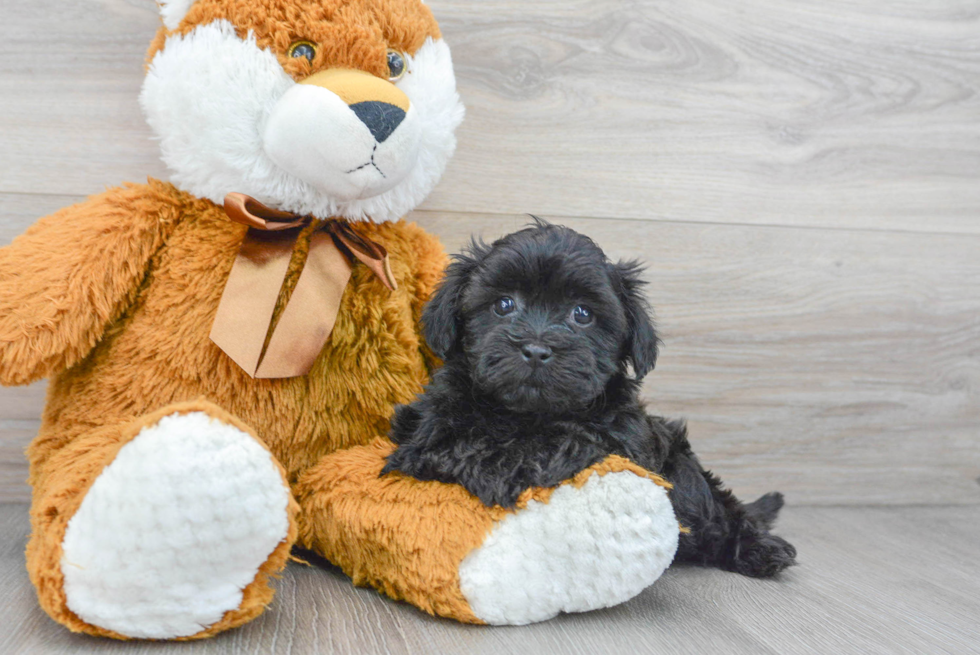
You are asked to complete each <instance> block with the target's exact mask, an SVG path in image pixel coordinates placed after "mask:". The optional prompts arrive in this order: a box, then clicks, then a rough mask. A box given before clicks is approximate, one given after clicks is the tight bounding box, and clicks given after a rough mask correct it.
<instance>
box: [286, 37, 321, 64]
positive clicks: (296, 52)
mask: <svg viewBox="0 0 980 655" xmlns="http://www.w3.org/2000/svg"><path fill="white" fill-rule="evenodd" d="M289 56H290V57H292V58H293V59H299V58H300V57H306V60H307V61H309V62H312V61H313V58H314V57H315V56H316V44H315V43H311V42H310V41H296V42H294V43H293V44H291V45H290V46H289Z"/></svg>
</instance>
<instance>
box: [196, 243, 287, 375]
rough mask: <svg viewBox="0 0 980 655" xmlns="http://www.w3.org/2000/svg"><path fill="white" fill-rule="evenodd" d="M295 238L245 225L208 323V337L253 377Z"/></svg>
mask: <svg viewBox="0 0 980 655" xmlns="http://www.w3.org/2000/svg"><path fill="white" fill-rule="evenodd" d="M295 241H296V236H295V234H282V233H264V232H257V231H255V230H249V231H248V232H247V233H246V234H245V238H244V239H243V240H242V245H241V247H240V249H239V251H238V256H237V257H236V258H235V263H234V264H233V265H232V268H231V272H230V273H229V275H228V281H227V282H226V283H225V289H224V292H223V293H222V294H221V301H220V302H219V304H218V311H217V313H216V314H215V317H214V323H213V324H212V325H211V335H210V336H211V341H213V342H214V343H215V344H216V345H217V346H218V347H219V348H221V350H223V351H224V352H225V354H227V355H228V356H229V357H230V358H231V359H232V360H234V362H235V363H236V364H238V365H239V366H240V367H242V369H244V370H245V372H246V373H248V374H249V375H251V376H253V377H254V376H255V374H256V371H257V370H258V368H259V363H260V359H261V357H262V347H263V345H264V344H265V341H266V336H267V334H268V331H269V324H270V322H271V321H272V314H273V312H274V311H275V309H276V302H277V301H278V299H279V292H280V290H281V289H282V283H283V279H284V278H285V276H286V271H287V269H288V268H289V260H290V259H291V258H292V253H293V244H294V243H295Z"/></svg>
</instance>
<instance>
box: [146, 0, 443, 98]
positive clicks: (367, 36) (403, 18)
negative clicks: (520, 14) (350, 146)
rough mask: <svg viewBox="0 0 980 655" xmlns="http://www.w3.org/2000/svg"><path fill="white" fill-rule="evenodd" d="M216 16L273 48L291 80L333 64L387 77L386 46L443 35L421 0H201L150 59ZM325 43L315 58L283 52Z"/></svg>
mask: <svg viewBox="0 0 980 655" xmlns="http://www.w3.org/2000/svg"><path fill="white" fill-rule="evenodd" d="M217 19H225V20H229V21H231V23H232V24H234V25H235V26H236V27H237V28H238V31H239V35H240V36H245V35H246V34H247V33H248V32H249V31H252V32H253V33H254V34H255V37H256V43H257V45H258V46H259V47H260V48H271V49H272V51H273V52H275V53H277V56H278V57H279V63H280V64H282V67H283V68H284V69H285V71H286V72H287V73H289V74H290V75H291V76H292V77H293V79H296V80H301V79H303V78H305V77H307V76H309V75H310V74H311V73H313V72H314V71H317V70H321V69H323V68H324V67H325V66H327V65H329V66H331V67H339V68H354V69H358V70H363V71H367V72H368V73H372V74H374V75H379V76H381V77H384V78H386V77H388V65H387V61H386V59H385V53H386V52H387V50H388V48H393V49H395V50H400V51H402V52H405V53H408V54H414V53H415V51H416V50H418V49H419V48H420V47H421V46H422V44H423V43H424V42H425V39H426V38H428V37H431V38H433V39H438V38H439V37H440V36H441V33H440V32H439V25H438V23H436V20H435V18H434V17H433V16H432V12H431V11H430V10H429V8H428V7H426V6H425V5H424V4H422V3H421V2H418V0H291V1H290V2H288V3H286V2H283V1H282V0H198V1H197V2H195V3H194V5H193V6H192V7H191V9H190V11H189V12H188V13H187V16H186V17H185V18H184V20H183V21H182V22H181V24H180V26H179V27H178V28H177V29H176V30H174V31H173V32H170V31H168V30H167V29H166V28H161V29H160V31H159V32H158V33H157V36H156V39H154V41H153V43H152V44H151V46H150V49H149V51H148V52H147V56H146V60H147V62H149V61H150V60H151V59H152V58H153V55H155V54H156V53H157V52H159V51H160V49H162V48H163V45H164V42H165V41H166V38H167V36H169V35H171V34H174V33H177V34H187V33H188V32H190V31H191V30H193V29H194V28H195V27H196V26H198V25H203V24H206V23H208V22H210V21H213V20H217ZM301 40H302V41H311V42H314V43H318V44H321V46H320V48H319V49H318V50H317V53H316V56H315V57H314V58H313V61H312V62H310V61H307V60H306V59H304V58H302V57H300V58H296V59H293V58H290V57H287V56H286V55H285V54H284V53H285V52H286V51H287V50H288V49H289V45H290V44H291V43H293V42H295V41H301Z"/></svg>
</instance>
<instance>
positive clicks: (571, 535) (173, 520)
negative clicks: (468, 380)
mask: <svg viewBox="0 0 980 655" xmlns="http://www.w3.org/2000/svg"><path fill="white" fill-rule="evenodd" d="M159 10H160V15H161V18H162V23H163V24H162V26H161V28H160V29H159V32H158V33H157V35H156V37H155V39H154V40H153V41H152V44H151V45H150V48H149V52H148V54H147V62H146V78H145V82H144V85H143V89H142V93H141V96H140V103H141V106H142V108H143V111H144V113H145V115H146V118H147V120H148V122H149V124H150V126H151V127H152V129H153V131H154V132H155V134H156V136H157V137H158V139H159V146H160V149H161V154H162V158H163V161H164V162H165V164H166V165H167V167H168V169H169V171H170V174H171V177H170V180H169V181H160V180H155V179H149V180H148V181H147V182H146V183H145V184H127V185H125V186H122V187H119V188H112V189H109V190H107V191H106V192H104V193H102V194H99V195H95V196H92V197H91V198H89V199H88V200H86V201H84V202H82V203H80V204H77V205H74V206H72V207H68V208H65V209H62V210H60V211H58V212H56V213H55V214H53V215H51V216H48V217H45V218H42V219H40V220H39V221H38V222H37V223H36V224H34V225H33V226H32V227H31V228H29V229H28V230H27V231H26V232H25V233H24V234H23V235H21V236H20V237H18V238H17V239H15V240H14V242H13V243H12V244H11V245H9V246H7V247H5V248H2V249H0V382H2V383H3V384H4V385H20V384H28V383H30V382H32V381H35V380H38V379H40V378H44V377H47V378H50V384H49V390H48V398H47V403H46V407H45V409H44V413H43V417H42V423H41V427H40V430H39V433H38V435H37V437H36V438H35V439H34V440H33V441H32V443H31V444H30V446H29V448H28V453H27V454H28V459H29V464H30V478H29V482H30V484H31V486H32V504H31V510H30V512H31V529H32V533H31V537H30V540H29V543H28V547H27V567H28V571H29V574H30V578H31V581H32V582H33V584H34V585H35V587H36V589H37V595H38V599H39V603H40V605H41V607H42V608H43V609H44V610H45V611H46V612H47V613H48V614H49V615H50V616H51V617H52V618H53V619H54V620H55V621H57V622H59V623H60V624H62V625H64V626H66V627H67V628H69V629H71V630H73V631H78V632H84V633H88V634H92V635H100V636H107V637H113V638H119V639H127V638H147V639H196V638H201V637H208V636H211V635H214V634H217V633H219V632H222V631H224V630H227V629H229V628H233V627H235V626H239V625H242V624H244V623H246V622H248V621H249V620H251V619H253V618H254V617H256V616H258V615H259V614H260V613H261V612H262V611H263V609H264V608H265V607H266V606H267V605H268V604H269V603H270V602H271V601H272V597H273V588H272V586H270V577H272V576H274V574H275V573H276V572H278V571H280V570H281V569H282V568H283V567H284V566H285V564H286V562H287V560H288V559H289V558H290V553H291V550H292V549H293V547H302V548H306V549H310V550H312V551H315V552H316V553H318V554H320V555H322V556H324V557H325V558H327V559H328V560H330V561H332V562H334V563H336V564H337V565H339V566H340V567H342V569H343V570H344V571H345V572H346V573H347V574H348V575H349V576H351V578H352V580H353V582H354V583H355V584H359V585H371V586H373V587H375V588H376V589H378V590H379V591H381V592H383V593H385V594H387V595H388V596H390V597H392V598H394V599H398V600H405V601H408V602H410V603H412V604H413V605H415V606H417V607H419V608H420V609H422V610H424V611H427V612H430V613H433V614H438V615H441V616H446V617H449V618H453V619H456V620H459V621H466V622H471V623H490V624H519V623H529V622H532V621H539V620H544V619H547V618H549V617H552V616H554V615H556V614H557V613H559V612H562V611H569V612H570V611H585V610H589V609H593V608H598V607H607V606H611V605H615V604H617V603H620V602H623V601H625V600H627V599H629V598H631V597H632V596H634V595H636V594H637V593H639V592H640V591H642V589H644V588H645V587H647V586H648V585H649V584H651V583H652V582H653V581H655V580H656V579H657V578H658V577H659V576H660V575H661V573H662V572H663V570H664V569H665V568H666V567H667V566H668V565H669V563H670V561H671V558H672V557H673V554H674V551H675V549H676V547H677V539H678V529H679V528H678V525H677V521H676V519H675V518H674V514H673V511H672V509H671V505H670V501H669V498H668V494H667V490H668V488H669V484H667V483H666V482H665V481H664V480H662V479H661V478H659V477H657V476H655V475H652V474H650V473H649V472H647V471H645V470H644V469H642V468H640V467H639V466H637V465H635V464H633V463H631V462H629V461H627V460H625V459H622V458H618V457H610V458H608V459H606V460H604V461H602V462H600V463H598V464H595V465H593V466H591V467H589V468H588V469H586V470H583V471H581V472H580V473H579V474H578V475H576V476H574V477H573V478H571V479H570V480H567V481H566V482H564V483H562V484H561V485H559V486H558V487H555V488H548V489H542V488H533V489H528V490H526V491H525V492H524V493H523V494H522V496H521V498H520V499H519V501H518V503H517V505H516V507H513V508H508V509H504V508H501V507H486V506H484V505H483V504H482V503H480V502H479V500H478V499H476V498H475V497H473V496H472V495H470V494H469V493H468V492H467V491H466V490H465V489H463V488H462V487H459V486H456V485H450V484H443V483H439V482H423V481H419V480H415V479H413V478H409V477H407V476H402V475H399V474H391V475H385V476H380V472H381V469H382V467H383V466H384V463H385V457H386V456H387V455H388V454H390V453H391V452H392V450H393V446H392V444H391V443H390V442H389V441H388V440H387V439H386V435H387V433H388V430H389V420H390V418H391V415H392V413H393V411H394V408H395V406H397V405H399V404H404V403H408V402H410V401H411V400H412V399H413V398H414V397H415V396H416V395H417V394H418V393H419V392H420V391H421V390H422V389H423V385H424V384H425V383H426V381H427V380H428V377H429V374H430V372H431V371H432V370H433V369H434V368H435V367H437V366H438V365H439V361H438V359H437V358H436V357H435V356H434V355H433V353H432V351H431V350H430V349H429V348H428V346H427V345H426V343H425V341H424V339H423V338H422V337H421V330H420V316H421V312H422V307H423V305H424V303H425V302H426V300H427V299H428V298H429V296H430V294H431V293H432V292H433V289H434V288H436V286H437V285H438V284H439V281H440V278H441V275H442V272H443V268H444V266H445V264H446V259H445V256H444V254H443V250H442V247H441V246H440V244H439V242H438V240H437V239H436V238H435V237H433V236H431V235H429V234H427V233H426V232H425V231H423V230H422V229H421V228H419V227H418V226H417V225H415V224H414V223H408V222H405V221H404V220H402V217H403V216H404V215H405V214H407V213H408V212H410V211H411V210H412V209H414V208H415V207H416V206H417V205H418V204H419V203H420V202H421V201H422V199H423V198H424V197H425V196H426V195H427V194H428V192H429V191H430V190H431V189H432V187H433V186H434V185H435V184H436V182H437V181H438V179H439V177H440V176H441V175H442V172H443V170H444V168H445V166H446V163H447V161H448V159H449V158H450V156H451V155H452V153H453V150H454V148H455V137H454V131H455V128H456V127H457V125H458V124H459V123H460V121H461V120H462V116H463V108H462V105H461V103H460V100H459V97H458V95H457V92H456V87H455V78H454V73H453V67H452V60H451V57H450V52H449V48H448V46H447V45H446V43H445V41H444V40H443V39H442V36H441V34H440V31H439V26H438V24H437V23H436V21H435V19H434V17H433V15H432V13H431V11H430V10H429V8H428V7H426V6H425V4H423V3H422V2H420V0H343V1H342V0H160V2H159Z"/></svg>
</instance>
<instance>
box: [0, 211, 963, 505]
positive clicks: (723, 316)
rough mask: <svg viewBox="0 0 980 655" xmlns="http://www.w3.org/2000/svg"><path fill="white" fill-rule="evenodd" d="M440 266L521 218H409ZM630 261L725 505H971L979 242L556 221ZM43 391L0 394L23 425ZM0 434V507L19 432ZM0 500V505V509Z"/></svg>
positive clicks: (667, 400)
mask: <svg viewBox="0 0 980 655" xmlns="http://www.w3.org/2000/svg"><path fill="white" fill-rule="evenodd" d="M414 218H415V219H417V220H418V221H419V222H420V224H421V225H422V226H423V227H425V228H426V229H428V230H430V231H431V232H433V233H434V234H437V235H439V236H440V237H441V238H442V239H443V241H444V243H445V245H446V247H447V249H449V250H451V251H455V250H457V249H458V248H459V247H461V246H462V244H463V243H465V242H466V241H467V240H468V239H469V237H470V235H471V234H482V235H484V236H486V237H488V238H491V237H493V236H496V235H499V234H502V233H505V232H509V231H511V230H514V229H518V228H519V227H520V226H522V225H523V224H525V223H526V222H527V218H526V217H523V216H500V215H471V214H448V213H437V212H417V213H416V214H415V216H414ZM564 222H565V223H567V224H568V225H569V226H571V227H573V228H576V229H579V230H581V231H583V232H584V233H586V234H589V235H591V236H593V237H594V238H595V239H596V240H597V241H598V242H599V244H600V245H602V246H603V247H604V248H605V249H606V250H607V252H608V254H609V255H610V257H613V258H633V257H636V258H640V259H641V260H643V261H645V262H646V263H647V264H648V266H649V269H648V273H647V278H648V279H649V280H650V285H649V288H648V290H647V293H648V296H649V298H650V301H651V303H652V304H653V305H654V307H655V308H656V315H657V317H658V322H659V325H660V327H661V332H662V337H663V339H664V342H665V346H664V348H663V351H662V355H661V358H660V362H659V365H658V367H657V370H656V371H655V372H654V373H653V374H651V375H650V376H649V377H648V378H647V380H646V385H645V395H646V398H647V400H648V401H649V403H650V404H651V407H652V409H653V410H654V411H657V412H660V413H663V414H666V415H671V416H686V417H687V418H688V419H689V420H690V422H691V435H692V440H693V442H694V444H695V446H696V448H697V450H698V451H699V453H700V454H701V456H702V458H703V460H704V461H705V462H706V464H707V465H708V466H710V467H712V468H713V469H715V470H716V471H717V472H718V473H719V474H720V475H721V476H722V478H723V479H725V480H726V481H728V482H729V484H731V485H732V487H733V488H734V489H735V490H736V492H738V493H739V494H740V495H743V496H744V497H746V498H748V497H753V496H755V495H758V494H761V493H764V492H766V491H769V490H771V489H779V490H781V491H783V492H784V493H786V494H787V495H788V496H789V497H790V499H791V500H792V501H793V502H796V503H804V504H822V505H827V504H842V503H843V504H868V503H874V504H886V505H887V504H943V503H957V504H976V503H980V486H978V485H977V484H976V481H975V480H976V478H977V477H978V476H980V402H978V400H980V359H978V357H977V352H976V343H977V342H978V340H980V323H978V321H977V316H980V258H978V257H976V253H977V252H978V251H980V238H978V237H973V236H955V235H942V234H937V235H929V234H909V233H885V232H875V231H868V232H856V231H838V230H822V229H801V228H774V227H769V228H766V227H759V226H726V225H698V224H689V223H669V222H637V221H628V220H607V219H569V220H566V221H564ZM43 393H44V387H43V386H38V387H36V388H31V389H27V390H18V389H0V420H3V419H9V420H17V421H24V420H36V419H37V418H38V417H39V416H40V408H41V406H42V404H43ZM18 426H20V427H11V428H4V427H3V425H0V444H2V452H3V454H4V456H6V457H8V458H10V457H13V458H15V459H14V460H13V461H7V462H6V463H5V464H4V467H3V469H2V470H3V471H4V472H3V474H2V475H3V478H2V480H3V482H2V489H3V491H0V498H6V499H8V500H23V499H25V498H26V497H27V493H28V492H27V488H26V486H24V485H23V480H24V478H25V477H26V465H25V463H24V461H23V459H22V458H21V457H20V455H19V453H20V451H21V450H22V449H23V447H24V446H26V444H27V442H28V441H29V439H30V438H31V437H32V434H33V432H32V431H31V430H30V429H26V428H25V427H24V425H23V424H18ZM4 494H6V495H4Z"/></svg>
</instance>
